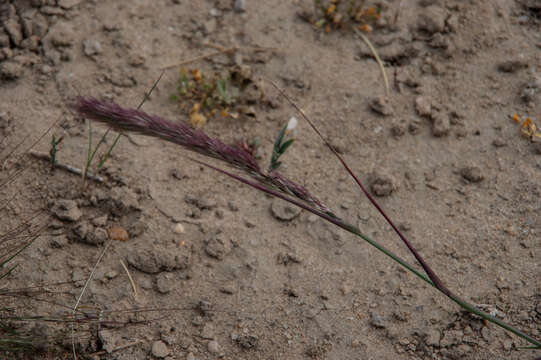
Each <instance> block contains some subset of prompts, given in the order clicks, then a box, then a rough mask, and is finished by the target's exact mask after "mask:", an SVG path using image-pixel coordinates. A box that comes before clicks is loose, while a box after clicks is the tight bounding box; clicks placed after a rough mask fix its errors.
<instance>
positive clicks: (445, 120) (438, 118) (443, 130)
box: [432, 111, 451, 137]
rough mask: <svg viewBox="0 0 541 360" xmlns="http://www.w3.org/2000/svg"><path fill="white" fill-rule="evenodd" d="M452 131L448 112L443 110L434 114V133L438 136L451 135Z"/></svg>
mask: <svg viewBox="0 0 541 360" xmlns="http://www.w3.org/2000/svg"><path fill="white" fill-rule="evenodd" d="M450 131H451V122H450V120H449V116H447V114H444V113H442V112H441V111H438V112H434V113H433V114H432V134H433V135H434V136H436V137H442V136H447V135H449V132H450Z"/></svg>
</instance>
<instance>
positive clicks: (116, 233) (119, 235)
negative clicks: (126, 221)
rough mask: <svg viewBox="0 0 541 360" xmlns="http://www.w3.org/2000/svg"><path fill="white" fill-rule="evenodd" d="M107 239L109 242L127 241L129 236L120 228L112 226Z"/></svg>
mask: <svg viewBox="0 0 541 360" xmlns="http://www.w3.org/2000/svg"><path fill="white" fill-rule="evenodd" d="M109 238H110V239H111V240H118V241H128V240H129V239H130V236H129V234H128V232H127V231H126V229H124V228H123V227H121V226H112V227H111V228H110V229H109Z"/></svg>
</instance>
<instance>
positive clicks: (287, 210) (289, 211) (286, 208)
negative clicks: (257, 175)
mask: <svg viewBox="0 0 541 360" xmlns="http://www.w3.org/2000/svg"><path fill="white" fill-rule="evenodd" d="M271 213H272V215H273V216H274V217H275V218H276V219H278V220H282V221H291V220H293V219H295V218H296V217H297V216H299V214H300V213H301V209H300V208H299V207H297V206H294V205H291V204H290V203H288V202H286V201H284V200H281V199H274V200H273V201H272V204H271Z"/></svg>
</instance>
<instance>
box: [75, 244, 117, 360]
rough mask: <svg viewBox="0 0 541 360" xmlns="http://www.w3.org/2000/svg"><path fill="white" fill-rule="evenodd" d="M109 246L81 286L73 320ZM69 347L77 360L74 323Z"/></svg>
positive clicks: (104, 249)
mask: <svg viewBox="0 0 541 360" xmlns="http://www.w3.org/2000/svg"><path fill="white" fill-rule="evenodd" d="M110 245H111V241H109V242H108V243H107V245H105V247H104V248H103V251H102V252H101V254H100V256H99V257H98V260H96V263H95V264H94V267H93V268H92V271H91V272H90V275H89V276H88V279H87V280H86V282H85V285H84V286H83V289H82V290H81V294H79V297H78V298H77V302H76V303H75V306H74V307H73V310H72V316H73V317H74V318H75V313H76V312H77V308H78V307H79V304H80V302H81V299H82V297H83V295H84V293H85V291H86V288H87V287H88V284H89V283H90V280H92V277H93V276H94V273H95V272H96V269H97V268H98V264H99V263H100V261H101V259H102V258H103V256H104V255H105V253H106V252H107V249H109V246H110ZM71 347H72V351H73V358H74V359H75V360H77V353H76V352H75V325H74V323H72V324H71Z"/></svg>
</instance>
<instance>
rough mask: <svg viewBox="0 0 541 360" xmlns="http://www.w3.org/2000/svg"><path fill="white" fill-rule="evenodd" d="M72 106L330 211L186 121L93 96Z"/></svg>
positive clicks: (244, 153)
mask: <svg viewBox="0 0 541 360" xmlns="http://www.w3.org/2000/svg"><path fill="white" fill-rule="evenodd" d="M73 107H74V108H75V110H76V111H77V112H78V113H79V114H81V115H82V116H85V117H87V118H89V119H93V120H96V121H99V122H102V123H104V124H107V125H108V126H110V127H111V128H113V129H115V130H116V131H119V132H126V131H132V132H136V133H139V134H143V135H148V136H154V137H158V138H161V139H164V140H167V141H170V142H172V143H175V144H178V145H181V146H183V147H184V148H186V149H188V150H190V151H194V152H196V153H199V154H201V155H204V156H208V157H212V158H215V159H218V160H221V161H224V162H226V163H228V164H229V165H232V166H234V167H236V168H238V169H240V170H243V171H245V172H247V173H248V174H249V175H250V176H251V177H253V178H255V179H256V180H258V181H259V182H261V183H264V184H267V185H271V186H273V187H274V188H277V189H279V190H280V191H282V192H285V193H287V194H289V195H293V196H295V197H297V198H299V199H301V200H303V201H306V202H307V203H309V204H311V205H313V206H315V207H316V208H318V209H319V210H321V211H323V212H326V213H329V214H331V211H330V210H329V208H327V207H326V206H325V205H324V204H323V203H322V202H321V201H320V200H319V199H317V198H316V197H314V196H312V195H311V194H310V192H309V191H308V190H307V189H306V188H304V187H303V186H301V185H299V184H297V183H295V182H294V181H292V180H290V179H288V178H286V177H285V176H284V175H282V174H280V173H278V172H277V171H275V170H273V171H270V172H269V173H265V172H264V171H263V170H262V169H261V167H260V166H259V164H258V163H257V160H256V159H255V157H254V156H253V155H252V154H251V153H250V152H249V151H247V150H245V149H243V148H241V147H238V146H234V145H227V144H225V143H223V142H222V141H221V140H219V139H215V138H211V137H210V136H208V135H207V134H205V133H204V132H203V131H201V130H197V129H194V128H192V127H190V126H188V125H187V124H184V123H181V122H173V121H169V120H166V119H164V118H161V117H159V116H156V115H150V114H147V113H146V112H144V111H141V110H136V109H127V108H123V107H121V106H120V105H118V104H115V103H113V102H109V101H101V100H98V99H96V98H81V97H79V98H77V100H76V102H75V104H74V105H73Z"/></svg>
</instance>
